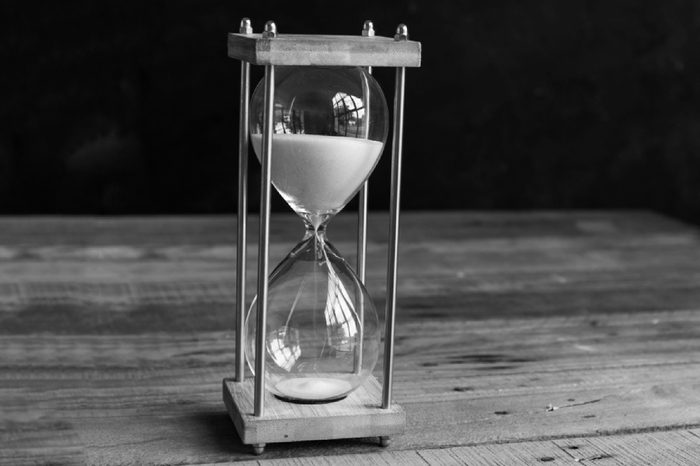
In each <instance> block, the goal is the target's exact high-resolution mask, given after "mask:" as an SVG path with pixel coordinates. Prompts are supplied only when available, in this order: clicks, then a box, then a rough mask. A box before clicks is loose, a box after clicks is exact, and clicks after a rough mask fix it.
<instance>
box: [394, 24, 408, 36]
mask: <svg viewBox="0 0 700 466" xmlns="http://www.w3.org/2000/svg"><path fill="white" fill-rule="evenodd" d="M394 40H408V26H406V25H405V24H403V23H401V24H399V25H398V26H397V27H396V34H395V35H394Z"/></svg>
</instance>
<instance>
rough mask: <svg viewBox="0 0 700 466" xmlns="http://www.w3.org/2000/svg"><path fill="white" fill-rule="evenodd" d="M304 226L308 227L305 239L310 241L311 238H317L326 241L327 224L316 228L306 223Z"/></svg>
mask: <svg viewBox="0 0 700 466" xmlns="http://www.w3.org/2000/svg"><path fill="white" fill-rule="evenodd" d="M304 226H305V227H306V231H305V232H304V239H309V238H311V237H313V236H315V237H316V238H317V239H320V240H324V241H325V239H326V224H325V223H324V224H322V225H319V226H317V227H315V226H313V225H312V224H310V223H308V222H304Z"/></svg>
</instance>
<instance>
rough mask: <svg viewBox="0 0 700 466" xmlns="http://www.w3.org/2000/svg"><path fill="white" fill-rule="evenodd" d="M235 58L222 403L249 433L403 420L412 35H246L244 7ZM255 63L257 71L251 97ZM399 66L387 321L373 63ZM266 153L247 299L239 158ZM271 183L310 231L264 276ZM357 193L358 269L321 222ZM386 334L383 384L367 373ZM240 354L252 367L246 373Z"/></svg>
mask: <svg viewBox="0 0 700 466" xmlns="http://www.w3.org/2000/svg"><path fill="white" fill-rule="evenodd" d="M229 56H230V57H232V58H236V59H239V60H241V62H242V64H241V112H240V113H241V117H240V127H239V200H238V244H237V251H238V254H237V257H238V258H237V270H236V271H237V278H236V301H237V302H236V312H237V319H236V377H235V379H233V380H231V379H225V380H224V384H223V392H224V402H225V404H226V407H227V409H228V411H229V414H230V416H231V419H232V420H233V422H234V425H235V426H236V429H237V431H238V433H239V435H240V437H241V440H242V441H243V443H245V444H252V445H253V447H254V449H255V452H256V453H258V454H259V453H262V451H263V449H264V447H265V444H266V443H270V442H291V441H301V440H321V439H333V438H353V437H379V439H380V442H381V444H382V445H386V444H388V442H389V438H390V436H391V435H395V434H399V433H401V432H403V429H404V427H405V413H404V412H403V410H402V408H401V407H400V406H398V405H397V404H395V403H392V402H391V391H392V390H391V387H392V368H393V338H394V316H395V307H396V304H395V303H396V271H397V253H398V228H399V226H398V225H399V224H398V220H399V194H400V180H401V143H402V141H401V139H402V126H403V94H404V79H405V68H406V67H417V66H420V43H418V42H414V41H409V40H408V34H407V30H406V27H405V26H404V25H400V26H399V28H398V29H397V33H396V35H395V37H394V38H386V37H379V36H375V35H374V29H373V25H372V23H371V22H370V21H366V22H365V26H364V28H363V33H362V36H312V35H278V34H277V30H276V26H275V24H274V23H273V22H271V21H269V22H268V23H267V24H266V25H265V31H264V32H263V34H253V33H252V28H251V26H250V21H249V20H247V19H244V20H243V21H242V22H241V29H240V32H239V33H238V34H230V35H229ZM250 64H255V65H264V66H265V77H264V79H263V81H261V83H260V84H259V85H258V86H257V88H256V90H255V91H254V92H253V95H252V97H249V76H250V74H249V73H250ZM376 66H392V67H396V70H397V72H396V92H395V99H394V100H395V101H394V131H393V144H392V179H391V212H390V216H391V231H390V234H389V258H388V266H387V298H386V318H385V325H384V328H383V329H382V328H381V325H380V319H379V318H378V315H377V311H376V309H375V307H374V303H373V300H372V298H371V297H370V296H369V293H368V292H367V289H366V288H365V285H364V279H365V270H364V269H365V265H364V264H365V254H366V253H365V251H366V220H367V192H368V191H367V179H368V177H369V176H370V174H371V172H372V171H373V169H374V167H375V166H376V165H377V163H378V161H379V158H380V156H381V153H382V151H383V148H384V144H385V142H386V138H387V134H388V125H389V117H388V108H387V104H386V100H385V98H384V95H383V93H382V90H381V88H380V87H379V85H378V83H377V82H376V81H375V80H374V78H373V77H372V74H371V69H372V67H376ZM249 145H250V146H252V147H253V150H254V152H255V154H256V156H257V158H258V159H259V160H260V163H261V165H262V175H261V200H260V204H261V206H260V238H259V244H258V251H259V252H258V286H257V296H256V297H255V298H254V299H253V301H252V304H251V305H250V308H249V309H248V310H247V312H246V309H245V293H244V291H245V251H246V217H247V205H246V204H247V158H248V148H249ZM271 185H273V186H274V187H275V189H276V190H277V191H278V192H279V194H280V195H281V196H282V198H284V200H285V201H286V202H287V203H288V204H289V206H290V207H291V208H292V210H294V212H296V213H297V214H298V215H299V217H301V219H302V221H303V224H304V227H305V232H304V235H303V238H302V240H301V242H299V243H298V244H297V245H296V246H295V247H294V248H293V249H292V250H291V252H290V253H289V254H288V255H287V257H286V258H285V259H284V260H283V261H282V262H281V263H280V264H279V265H277V267H276V268H275V269H274V270H273V271H272V273H271V274H268V248H269V219H270V194H271V188H270V187H271ZM358 191H359V193H360V195H359V197H360V202H359V206H360V207H359V216H358V255H357V259H358V260H357V262H358V270H357V271H355V270H353V269H352V268H351V267H350V266H349V264H348V262H347V261H346V260H345V259H344V258H343V257H342V256H341V254H340V253H339V252H338V251H337V250H336V249H335V248H334V247H333V245H332V244H331V243H330V241H329V240H328V238H327V236H326V226H327V225H328V224H329V223H330V222H331V221H332V219H333V217H334V216H335V215H336V214H337V213H338V212H340V210H341V209H343V207H344V206H345V205H346V204H347V203H348V202H349V201H350V200H351V199H352V197H354V196H355V194H357V193H358ZM382 334H383V337H384V359H383V362H384V366H383V374H382V381H381V384H380V383H379V382H378V381H377V379H376V378H375V377H374V376H373V375H372V372H373V369H374V368H375V364H376V363H377V360H378V356H379V354H380V352H381V348H380V346H381V338H382ZM246 361H247V363H248V365H249V367H250V370H251V372H252V373H253V375H254V377H253V380H252V381H251V380H249V379H246V377H245V362H246Z"/></svg>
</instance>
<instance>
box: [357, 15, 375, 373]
mask: <svg viewBox="0 0 700 466" xmlns="http://www.w3.org/2000/svg"><path fill="white" fill-rule="evenodd" d="M362 35H363V36H364V37H372V36H374V24H372V21H369V20H368V21H365V23H364V25H363V27H362ZM367 73H368V74H370V75H371V74H372V67H371V66H368V67H367ZM362 87H363V98H364V102H363V106H364V108H365V130H364V134H363V135H362V136H363V137H364V138H365V139H369V125H370V120H369V110H370V94H369V92H370V91H369V83H368V82H366V80H363V86H362ZM368 196H369V180H365V182H364V183H362V187H361V188H360V194H359V196H358V198H357V200H358V204H357V276H358V278H359V279H360V282H361V283H362V284H363V285H364V284H365V278H366V265H365V264H366V257H367V200H368V199H369V197H368ZM357 300H358V301H359V305H360V306H359V309H358V317H359V318H360V343H359V345H358V346H357V355H356V358H355V373H358V374H359V373H360V371H362V353H363V351H364V337H365V300H364V297H363V296H362V294H358V297H357Z"/></svg>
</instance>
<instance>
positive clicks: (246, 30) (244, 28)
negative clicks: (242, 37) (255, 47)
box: [238, 18, 253, 34]
mask: <svg viewBox="0 0 700 466" xmlns="http://www.w3.org/2000/svg"><path fill="white" fill-rule="evenodd" d="M238 32H240V33H241V34H252V33H253V26H251V24H250V18H243V19H242V20H241V27H240V28H239V29H238Z"/></svg>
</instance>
